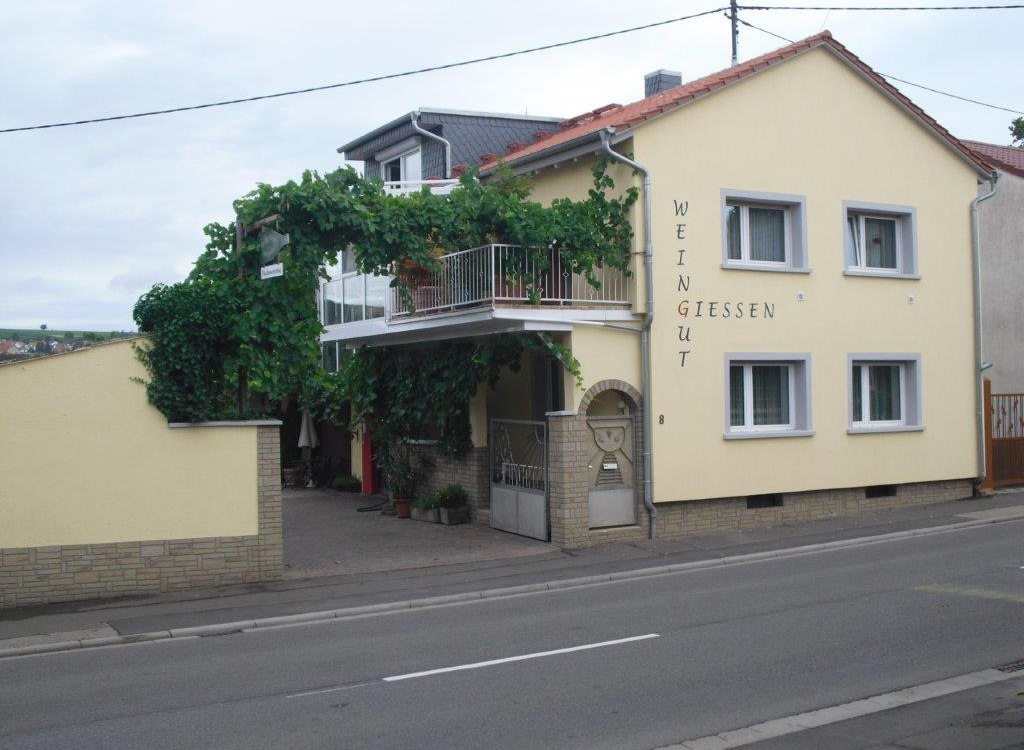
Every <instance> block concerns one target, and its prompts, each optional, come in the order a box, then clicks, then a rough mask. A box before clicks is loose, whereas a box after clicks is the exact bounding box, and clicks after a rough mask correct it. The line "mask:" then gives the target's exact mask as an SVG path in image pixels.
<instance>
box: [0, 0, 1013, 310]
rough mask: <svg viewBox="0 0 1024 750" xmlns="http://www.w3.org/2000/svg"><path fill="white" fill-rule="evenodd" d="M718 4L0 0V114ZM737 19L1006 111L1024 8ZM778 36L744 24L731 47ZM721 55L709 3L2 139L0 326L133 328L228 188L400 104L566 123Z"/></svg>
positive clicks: (305, 159)
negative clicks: (136, 309)
mask: <svg viewBox="0 0 1024 750" xmlns="http://www.w3.org/2000/svg"><path fill="white" fill-rule="evenodd" d="M772 1H776V2H778V3H779V4H782V2H781V0H772ZM883 1H884V4H904V3H903V2H902V0H883ZM722 4H723V3H721V2H716V1H715V0H709V1H705V0H690V1H687V2H681V1H680V0H676V2H670V1H668V0H647V1H646V2H642V3H622V2H621V0H588V2H585V3H584V2H579V3H577V2H557V1H553V0H543V1H541V0H519V1H518V2H516V3H488V2H465V0H464V1H463V2H455V1H454V0H432V2H429V3H424V2H405V1H404V0H389V1H388V2H377V3H370V2H360V3H348V2H328V1H327V0H322V1H320V2H317V1H315V0H291V1H290V2H288V3H280V2H264V1H262V0H247V2H227V1H224V2H218V1H217V0H201V1H198V2H188V1H186V0H177V1H176V2H164V3H158V2H138V0H131V1H127V0H126V1H123V2H122V1H119V0H109V1H108V2H100V1H96V2H87V1H86V0H65V1H64V2H57V1H52V2H51V1H49V0H7V2H4V3H3V4H2V5H0V28H3V29H4V44H3V45H0V70H3V71H4V75H3V77H2V80H0V128H6V127H18V126H25V125H34V124H43V123H48V122H57V121H64V120H77V119H84V118H90V117H101V116H106V115H113V114H122V113H130V112H137V111H145V110H151V109H161V108H166V107H172V106H181V105H188V104H200V103H204V102H207V101H216V100H222V99H231V98H236V97H243V96H250V95H256V94H263V93H272V92H275V91H282V90H287V89H295V88H302V87H306V86H314V85H321V84H327V83H333V82H339V81H346V80H351V79H357V78H364V77H367V76H373V75H379V74H383V73H390V72H398V71H403V70H408V69H414V68H420V67H425V66H429V65H436V64H440V63H446V62H453V61H457V60H463V59H469V58H474V57H481V56H485V55H489V54H495V53H498V52H505V51H511V50H515V49H520V48H525V47H532V46H537V45H540V44H546V43H551V42H556V41H561V40H567V39H573V38H577V37H582V36H588V35H592V34H597V33H602V32H607V31H613V30H616V29H620V28H624V27H629V26H635V25H639V24H642V23H649V22H653V21H659V20H664V19H669V18H673V17H677V16H681V15H687V14H689V13H693V12H696V11H700V10H706V9H709V8H714V7H717V6H718V5H722ZM726 4H727V3H726ZM794 4H796V3H794ZM812 4H817V3H812ZM821 4H826V5H827V4H829V3H827V2H824V3H821ZM836 4H841V5H856V4H862V5H867V4H872V5H877V4H882V3H879V2H878V0H872V2H870V3H865V2H862V1H860V2H859V0H852V2H850V1H849V0H844V2H842V3H836ZM911 4H912V3H911ZM741 17H743V18H746V19H747V20H749V21H750V22H751V23H754V24H756V25H758V26H763V27H765V28H767V29H770V30H772V31H774V32H776V33H778V34H781V35H783V36H786V37H789V38H792V39H799V38H803V37H805V36H809V35H811V34H815V33H817V32H818V31H820V30H821V29H822V28H828V29H829V30H831V31H832V33H833V34H834V35H835V36H836V37H837V38H838V39H839V40H840V41H841V42H843V43H844V44H846V45H847V46H848V47H850V48H851V49H852V50H853V52H854V53H856V54H857V55H859V56H860V57H861V58H862V59H864V60H865V61H866V62H867V63H868V64H869V65H871V66H873V67H874V68H875V69H876V70H878V71H880V72H883V73H888V74H892V75H895V76H898V77H900V78H904V79H907V80H909V81H914V82H917V83H921V84H925V85H927V86H930V87H932V88H937V89H942V90H945V91H950V92H953V93H958V94H961V95H964V96H968V97H971V98H974V99H979V100H981V101H985V102H990V103H994V104H999V105H1002V106H1005V107H1010V108H1013V109H1024V92H1022V90H1021V79H1020V68H1021V60H1020V52H1019V46H1018V45H1019V40H1020V38H1021V33H1020V32H1021V30H1022V29H1024V11H987V12H953V11H946V12H939V13H924V12H914V13H885V14H882V13H865V12H860V13H850V12H840V11H832V12H829V13H826V12H825V11H813V12H812V11H806V12H798V11H770V12H754V11H748V12H746V13H744V14H741ZM783 44H784V43H783V42H781V41H779V40H778V39H774V38H772V37H770V36H767V35H765V34H762V33H761V32H759V31H755V30H752V29H744V30H743V31H742V33H741V36H740V57H741V59H742V58H748V57H753V56H755V55H758V54H761V53H763V52H766V51H768V50H770V49H773V48H776V47H779V46H782V45H783ZM728 64H729V23H728V21H727V20H726V19H725V18H724V17H722V16H721V15H719V14H715V15H712V16H708V17H705V18H702V19H698V20H695V21H684V22H681V23H678V24H672V25H669V26H665V27H661V28H658V29H653V30H647V31H639V32H635V33H632V34H627V35H623V36H618V37H614V38H611V39H604V40H598V41H593V42H587V43H584V44H580V45H576V46H572V47H568V48H564V49H559V50H553V51H548V52H539V53H535V54H531V55H525V56H521V57H515V58H511V59H507V60H501V61H497V62H488V63H482V64H479V65H475V66H471V67H467V68H460V69H455V70H449V71H443V72H438V73H428V74H425V75H420V76H414V77H410V78H403V79H399V80H395V81H385V82H380V83H372V84H365V85H360V86H354V87H350V88H343V89H337V90H333V91H328V92H322V93H313V94H305V95H301V96H294V97H289V98H284V99H275V100H270V101H265V102H257V103H251V104H240V105H235V106H230V107H223V108H219V109H209V110H200V111H197V112H186V113H181V114H173V115H166V116H161V117H151V118H144V119H139V120H130V121H124V122H114V123H107V124H95V125H83V126H78V127H69V128H57V129H51V130H40V131H33V132H27V133H8V134H0V163H2V165H3V166H2V174H3V180H2V182H0V253H2V255H0V257H2V273H0V327H30V328H37V327H38V326H39V325H40V324H42V323H46V324H47V325H48V326H49V327H50V328H53V329H62V328H73V329H94V330H112V329H117V330H121V329H126V330H131V329H133V328H134V327H135V326H134V323H133V322H132V316H131V311H132V307H133V305H134V302H135V300H136V299H137V298H138V296H139V295H140V294H141V293H143V292H144V291H146V290H147V289H148V288H149V287H150V286H151V285H152V284H154V283H157V282H174V281H177V280H180V279H181V278H183V277H184V276H185V274H187V273H188V271H189V268H190V266H191V263H192V261H193V260H194V259H195V258H196V257H197V256H198V254H199V253H200V252H201V251H202V249H203V245H204V236H203V234H202V227H203V226H204V225H205V224H207V223H209V222H210V221H221V222H228V221H230V220H231V202H232V200H233V199H235V198H237V197H238V196H240V195H242V194H244V193H246V192H247V191H249V190H250V189H252V188H253V187H254V186H255V184H256V183H257V182H271V183H278V182H283V181H285V180H287V179H290V178H297V177H298V176H299V175H300V174H301V172H302V170H304V169H310V168H311V169H317V170H321V171H327V170H331V169H333V168H335V167H337V166H338V165H339V164H340V163H341V161H340V158H339V155H338V154H337V153H336V152H335V149H336V148H337V147H338V146H339V145H341V144H342V143H345V142H347V141H348V140H350V139H352V138H354V137H356V136H358V135H360V134H362V133H364V132H366V131H368V130H371V129H372V128H374V127H376V126H377V125H380V124H383V123H384V122H387V121H389V120H391V119H393V118H395V117H397V116H399V115H401V114H403V113H405V112H408V111H410V110H413V109H416V108H417V107H419V106H425V107H445V108H452V109H467V110H485V111H495V112H513V113H528V114H531V115H554V116H565V117H568V116H572V115H574V114H578V113H580V112H584V111H587V110H590V109H593V108H595V107H597V106H600V105H603V104H606V103H609V102H618V103H627V102H630V101H634V100H636V99H638V98H640V97H642V95H643V75H644V73H646V72H649V71H651V70H656V69H658V68H669V69H673V70H680V71H682V73H683V77H684V80H690V79H693V78H697V77H699V76H701V75H705V74H707V73H711V72H714V71H716V70H719V69H721V68H724V67H727V66H728ZM896 85H897V86H898V87H899V88H900V89H901V90H902V91H904V93H906V94H908V95H909V96H910V97H911V98H912V99H913V100H914V101H916V102H917V103H918V104H920V105H921V106H922V107H923V108H924V109H925V111H927V112H928V113H929V114H931V115H932V116H934V117H935V118H936V119H937V120H938V121H939V122H940V123H942V124H943V125H945V126H946V127H947V128H949V130H950V131H952V132H953V134H954V135H957V136H960V137H963V138H970V139H974V140H982V141H989V142H994V143H1003V144H1006V143H1008V142H1009V134H1008V130H1007V128H1008V125H1009V122H1010V120H1011V119H1012V118H1013V115H1011V114H1009V113H1006V112H999V111H995V110H991V109H986V108H983V107H978V106H976V105H972V104H966V103H962V102H957V101H955V100H953V99H949V98H946V97H942V96H937V95H935V94H930V93H928V92H925V91H921V90H919V89H914V88H911V87H909V86H905V85H903V84H896Z"/></svg>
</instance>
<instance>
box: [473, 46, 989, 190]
mask: <svg viewBox="0 0 1024 750" xmlns="http://www.w3.org/2000/svg"><path fill="white" fill-rule="evenodd" d="M818 47H827V48H830V49H831V50H832V51H833V52H834V53H835V54H837V55H839V56H840V57H842V58H845V60H846V61H847V63H849V64H850V65H851V66H853V67H854V68H856V69H857V70H859V71H860V73H861V74H862V75H863V76H864V77H866V78H867V79H869V80H870V81H871V82H872V83H874V84H875V86H877V87H878V88H880V89H881V90H882V91H883V92H884V93H886V94H887V95H889V96H890V97H892V98H893V99H894V100H895V101H896V103H897V104H898V105H899V106H902V107H903V108H905V109H907V110H909V112H910V113H911V114H912V115H913V116H914V117H916V118H917V119H918V120H919V121H920V122H921V123H922V124H923V125H924V126H925V127H926V128H928V129H930V130H932V132H933V133H934V134H935V135H936V136H937V137H939V138H941V139H943V140H945V141H946V142H947V144H948V145H949V146H950V147H951V148H953V149H954V150H956V151H958V152H959V153H960V155H961V156H962V157H963V158H965V159H966V160H968V161H969V162H971V163H973V164H974V165H975V167H976V168H977V169H978V170H979V171H981V172H988V171H991V166H990V165H989V164H988V163H987V162H986V161H985V160H984V159H982V158H981V157H980V156H979V155H978V154H977V153H976V152H975V151H973V150H971V149H970V148H969V147H967V146H966V145H965V144H963V143H962V142H961V141H960V140H958V139H957V138H956V137H955V136H953V135H952V134H951V133H950V132H949V131H948V130H946V128H944V127H943V126H942V125H940V124H939V123H938V122H937V121H936V120H935V119H934V118H932V117H931V116H930V115H928V114H927V113H926V112H925V111H924V110H923V109H921V108H920V107H919V106H918V105H916V104H915V103H914V102H913V101H911V100H910V98H909V97H907V96H906V95H904V94H903V93H901V92H900V91H899V89H897V88H896V87H895V86H893V85H892V84H891V83H889V82H888V81H887V80H886V79H885V78H884V77H883V76H882V75H881V74H879V73H878V72H877V71H875V70H874V69H873V68H872V67H871V66H870V65H868V64H867V63H865V62H864V61H863V60H861V59H860V58H859V57H857V55H855V54H854V53H853V52H851V51H850V50H849V49H848V48H847V47H846V46H845V45H844V44H842V43H841V42H840V41H839V40H837V39H836V38H835V37H834V36H832V32H831V31H829V30H828V29H824V30H822V31H820V32H818V33H817V34H813V35H812V36H809V37H807V38H805V39H800V40H798V41H795V42H792V43H791V44H788V45H786V46H784V47H779V48H777V49H774V50H771V51H769V52H766V53H764V54H762V55H758V56H757V57H753V58H751V59H749V60H745V61H743V62H740V63H738V64H737V65H735V66H732V67H729V68H724V69H722V70H719V71H717V72H715V73H710V74H708V75H705V76H702V77H700V78H697V79H694V80H693V81H690V82H688V83H683V84H680V85H679V86H674V87H672V88H670V89H666V90H665V91H662V92H659V93H657V94H652V95H651V96H648V97H644V98H643V99H639V100H637V101H635V102H632V103H630V104H626V105H619V106H616V107H614V108H612V107H611V106H606V107H603V108H598V109H596V110H592V111H591V112H588V113H584V114H583V115H581V116H579V117H577V118H570V119H569V120H566V121H565V122H564V123H562V124H561V125H560V126H559V130H558V132H557V133H554V134H553V135H552V136H551V137H550V138H546V139H544V140H543V141H539V142H535V143H532V144H530V145H528V146H527V147H526V148H523V149H519V150H518V151H516V152H515V154H514V155H513V156H511V157H510V158H509V159H508V161H509V162H519V161H520V160H522V159H524V158H526V157H529V156H531V155H533V154H537V153H540V152H544V151H548V150H549V149H554V148H557V147H558V146H559V145H560V144H564V143H567V142H569V141H574V140H576V139H578V138H583V137H585V136H587V135H592V134H593V133H595V132H596V131H598V130H602V129H604V128H612V129H613V130H629V129H631V128H633V127H636V126H637V125H639V124H640V123H642V122H645V121H647V120H649V119H651V118H653V117H657V116H658V115H661V114H663V113H665V112H669V111H671V110H673V109H676V108H678V107H681V106H683V105H684V104H687V103H689V102H692V101H695V100H697V99H700V98H703V97H704V96H707V95H708V94H711V93H713V92H715V91H718V90H719V89H722V88H724V87H726V86H730V85H732V84H734V83H737V82H739V81H741V80H743V79H745V78H747V77H749V76H752V75H756V74H757V73H759V72H761V71H762V70H766V69H768V68H771V67H773V66H774V65H777V64H778V63H780V62H784V61H786V60H788V59H790V58H792V57H795V56H797V55H799V54H802V53H804V52H807V51H808V50H811V49H815V48H818ZM498 161H501V159H500V158H494V159H491V160H488V161H482V162H481V167H482V168H483V169H490V168H492V167H493V166H494V165H495V163H496V162H498Z"/></svg>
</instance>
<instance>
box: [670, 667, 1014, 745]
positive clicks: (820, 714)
mask: <svg viewBox="0 0 1024 750" xmlns="http://www.w3.org/2000/svg"><path fill="white" fill-rule="evenodd" d="M1018 676H1019V673H1013V672H1002V671H1000V670H998V669H983V670H981V671H980V672H972V673H970V674H965V675H960V676H959V677H951V678H950V679H948V680H939V681H938V682H928V683H925V684H923V685H914V686H913V687H908V688H904V689H903V690H894V691H893V692H891V693H882V694H881V695H873V696H871V697H870V698H864V699H863V700H859V701H853V702H852V703H842V704H840V705H838V706H830V707H828V708H822V709H818V710H817V711H807V712H806V713H802V714H794V715H793V716H784V717H782V718H781V719H773V720H771V721H765V722H762V723H760V724H752V725H751V726H749V727H743V728H742V729H733V730H730V731H728V732H719V733H718V734H712V735H708V736H707V737H699V738H697V739H692V740H686V741H685V742H681V743H679V744H678V745H665V746H663V747H662V748H660V750H711V749H712V748H714V750H726V749H727V748H732V747H742V746H743V745H749V744H752V743H754V742H761V741H762V740H767V739H771V738H772V737H784V736H785V735H787V734H795V733H796V732H803V731H804V730H806V729H813V728H815V727H823V726H826V725H828V724H835V723H837V722H840V721H846V720H847V719H855V718H857V717H858V716H867V715H869V714H874V713H878V712H880V711H888V710H889V709H890V708H898V707H900V706H908V705H910V704H911V703H920V702H921V701H926V700H930V699H932V698H939V697H941V696H943V695H952V694H953V693H959V692H962V691H964V690H970V689H972V688H976V687H981V686H982V685H991V684H993V683H995V682H1002V681H1003V680H1009V679H1011V678H1014V677H1018Z"/></svg>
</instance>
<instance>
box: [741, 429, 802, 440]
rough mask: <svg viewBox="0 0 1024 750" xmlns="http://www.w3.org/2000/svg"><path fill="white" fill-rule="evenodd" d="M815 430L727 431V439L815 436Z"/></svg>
mask: <svg viewBox="0 0 1024 750" xmlns="http://www.w3.org/2000/svg"><path fill="white" fill-rule="evenodd" d="M813 436H814V430H765V431H763V432H726V433H724V434H723V435H722V437H723V438H725V439H726V440H760V439H762V438H792V437H813Z"/></svg>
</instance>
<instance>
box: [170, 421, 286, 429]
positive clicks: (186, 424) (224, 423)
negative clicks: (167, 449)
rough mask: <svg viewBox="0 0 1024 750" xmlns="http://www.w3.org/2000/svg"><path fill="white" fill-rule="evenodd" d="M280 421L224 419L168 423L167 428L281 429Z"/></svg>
mask: <svg viewBox="0 0 1024 750" xmlns="http://www.w3.org/2000/svg"><path fill="white" fill-rule="evenodd" d="M282 424H283V423H282V422H281V420H280V419H224V420H217V421H213V422H168V423H167V426H168V427H172V428H175V429H177V428H180V427H280V426H281V425H282Z"/></svg>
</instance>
